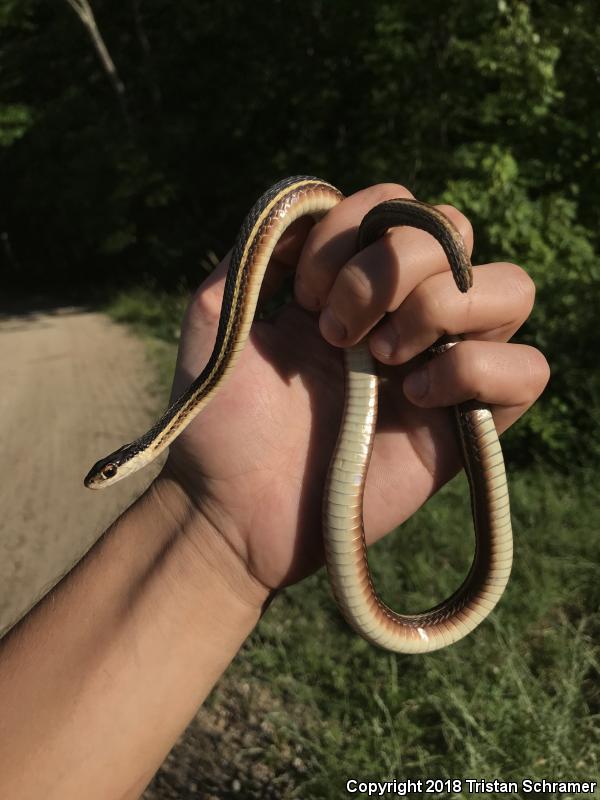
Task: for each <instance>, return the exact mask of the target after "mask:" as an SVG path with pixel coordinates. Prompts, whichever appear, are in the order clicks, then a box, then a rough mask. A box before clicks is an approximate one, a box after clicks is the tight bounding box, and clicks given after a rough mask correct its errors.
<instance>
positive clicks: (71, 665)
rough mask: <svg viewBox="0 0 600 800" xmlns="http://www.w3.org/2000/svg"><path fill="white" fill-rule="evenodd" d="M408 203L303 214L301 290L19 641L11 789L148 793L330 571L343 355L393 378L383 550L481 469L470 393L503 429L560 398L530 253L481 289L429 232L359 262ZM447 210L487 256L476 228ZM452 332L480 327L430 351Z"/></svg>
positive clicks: (383, 194) (192, 366)
mask: <svg viewBox="0 0 600 800" xmlns="http://www.w3.org/2000/svg"><path fill="white" fill-rule="evenodd" d="M408 196H411V195H410V194H409V192H408V191H407V190H406V189H405V188H403V187H401V186H398V185H395V184H384V185H379V186H374V187H370V188H369V189H366V190H364V191H361V192H358V193H357V194H355V195H353V196H351V197H349V198H348V199H346V200H344V201H343V202H342V203H341V204H340V205H339V206H337V207H336V208H334V209H333V210H332V211H331V212H330V213H329V214H328V215H327V216H326V217H325V218H324V219H323V220H322V221H321V222H320V223H319V224H317V225H315V226H314V227H312V228H311V223H309V222H308V221H306V220H304V221H299V222H298V223H296V224H295V225H294V226H293V227H292V229H291V230H290V231H289V234H288V235H286V236H285V237H284V239H283V240H282V242H281V243H280V245H279V246H278V248H277V249H276V252H275V255H274V258H273V260H272V264H271V266H270V268H269V274H268V278H267V281H266V287H267V289H266V291H265V295H267V294H268V293H269V292H270V291H272V290H273V289H274V288H275V287H276V286H277V284H278V282H279V279H280V278H281V277H282V276H283V275H284V274H286V273H287V272H289V271H290V270H293V269H296V288H295V294H296V301H297V302H295V303H292V304H290V305H288V306H286V307H285V308H284V309H282V310H281V311H280V312H278V313H277V315H276V316H275V317H274V318H272V319H270V320H269V321H264V322H257V323H255V324H254V326H253V329H252V332H251V336H250V339H249V341H248V343H247V345H246V348H245V350H244V352H243V354H242V357H241V358H240V360H239V363H238V365H237V366H236V369H235V371H234V373H233V374H232V376H231V378H230V379H229V380H228V382H227V384H226V385H225V386H224V387H223V389H222V390H221V391H220V392H219V393H218V395H217V396H216V397H215V399H214V400H213V402H212V403H211V404H210V405H209V406H208V407H207V408H206V409H205V410H204V411H203V413H202V414H201V415H200V416H199V417H198V418H197V419H196V420H195V421H194V422H193V424H192V425H190V426H189V428H188V429H187V430H186V431H185V432H184V433H183V434H182V435H181V436H180V437H179V439H178V440H177V441H176V442H175V444H174V445H173V446H172V448H171V453H170V456H169V460H168V462H167V465H166V467H165V468H164V470H163V472H162V473H161V475H160V476H159V477H158V478H157V479H156V480H155V481H154V482H153V484H152V485H151V487H150V488H149V490H148V491H147V492H146V494H145V495H144V496H143V497H142V498H140V500H138V501H137V502H136V503H134V505H133V506H131V508H130V509H129V510H128V511H127V512H125V514H123V515H122V516H121V517H120V518H119V519H118V520H117V521H116V522H115V524H114V525H113V526H112V527H111V528H110V529H109V530H108V531H107V532H106V534H105V535H104V536H103V537H102V539H101V540H100V541H99V542H98V543H97V544H96V545H95V546H94V548H93V549H92V550H91V551H90V552H89V553H88V555H87V556H86V558H85V559H84V560H83V561H82V562H80V564H79V565H78V566H77V567H76V568H75V569H74V570H72V571H71V573H69V575H67V576H66V577H65V578H64V579H63V580H62V581H61V582H60V584H59V585H58V586H57V587H56V588H55V589H54V590H53V591H52V592H51V593H50V594H49V595H47V596H46V598H45V599H44V600H42V601H41V602H40V603H39V604H38V605H37V606H36V607H35V608H34V609H33V610H32V611H31V612H30V613H29V614H28V615H27V616H26V617H25V618H24V619H23V620H22V621H21V622H20V623H19V624H18V625H17V626H15V628H13V630H12V631H11V632H10V633H9V635H8V636H6V637H5V639H4V640H3V642H2V643H1V644H0V710H1V712H0V796H1V797H3V798H4V797H6V798H19V800H29V798H39V797H44V798H48V799H49V800H52V799H53V798H61V800H69V798H81V797H84V796H85V797H86V798H89V800H95V798H99V799H100V798H101V799H102V800H107V799H110V798H119V800H129V798H136V797H138V796H139V794H140V793H141V792H142V791H143V789H144V787H145V785H146V784H147V783H148V781H149V780H150V779H151V777H152V775H153V773H154V772H155V770H156V769H157V768H158V767H159V765H160V763H161V761H162V760H163V758H164V757H165V755H166V753H167V752H168V750H169V749H170V747H171V746H172V745H173V743H174V742H175V740H176V738H177V736H178V735H179V734H180V733H181V731H182V730H183V728H184V727H185V726H186V724H187V723H188V722H189V721H190V719H191V718H192V716H193V714H194V713H195V711H196V709H197V708H198V706H199V705H200V704H201V703H202V701H203V700H204V699H205V697H206V696H207V694H208V693H209V691H210V690H211V688H212V686H213V685H214V683H215V681H216V680H217V679H218V677H219V676H220V675H221V674H222V672H223V671H224V670H225V669H226V667H227V665H228V663H229V662H230V660H231V659H232V658H233V657H234V656H235V654H236V652H237V651H238V649H239V647H240V646H241V644H242V643H243V641H244V639H245V638H246V637H247V636H248V634H249V633H250V631H251V630H252V629H253V627H254V626H255V625H256V624H257V622H258V621H259V619H260V616H261V613H262V612H263V610H264V608H265V606H266V604H267V603H268V601H269V599H270V598H271V597H272V595H273V593H274V591H276V590H277V589H280V588H282V587H284V586H287V585H289V584H291V583H295V582H297V581H299V580H301V579H302V578H304V577H305V576H307V575H308V574H310V573H311V572H312V571H314V570H315V569H316V568H318V567H319V566H320V565H321V563H322V560H323V553H322V544H321V539H320V517H321V501H322V487H323V484H324V480H325V474H326V470H327V464H328V460H329V457H330V455H331V452H332V449H333V445H334V442H335V438H336V435H337V427H338V423H339V419H340V414H341V411H342V403H343V372H342V366H341V354H340V349H339V348H340V347H343V346H347V345H351V344H353V343H355V342H357V341H359V340H360V339H362V338H363V337H365V336H368V341H369V345H370V347H371V350H372V352H373V355H374V356H375V357H376V358H377V359H378V361H379V362H380V372H381V374H382V377H383V378H384V380H383V381H382V386H381V389H380V417H379V428H378V434H377V437H376V441H375V446H374V450H373V456H372V460H371V465H370V468H369V473H368V478H367V485H366V490H365V508H364V516H365V526H366V531H367V540H368V541H369V542H372V541H374V540H376V539H378V538H380V537H381V536H383V535H384V534H385V533H386V532H387V531H389V530H391V529H392V528H394V527H395V526H397V525H398V524H400V523H401V522H402V521H403V520H405V519H406V518H407V517H409V516H410V515H411V514H412V513H414V511H416V509H417V508H419V507H420V506H421V505H422V504H423V503H424V502H425V501H426V500H427V498H428V497H429V496H431V494H433V493H434V492H435V491H436V490H437V489H438V488H439V487H440V486H441V485H443V484H444V483H445V482H446V481H447V480H448V479H449V478H450V477H451V476H452V475H453V474H454V473H455V472H456V471H457V470H458V469H459V468H460V457H459V452H458V449H457V444H456V439H455V432H454V428H453V422H452V417H451V415H450V414H449V413H448V409H447V407H448V406H450V405H453V404H455V403H459V402H462V401H464V400H467V399H472V398H477V399H479V400H481V401H482V402H485V403H488V404H490V405H491V407H492V410H493V413H494V419H495V422H496V426H497V428H498V430H499V432H502V431H503V430H505V429H506V428H507V427H508V426H509V425H511V424H512V423H513V422H514V421H515V420H516V419H517V418H518V417H519V416H521V414H523V413H524V412H525V411H526V410H527V408H528V407H529V406H530V405H531V404H532V403H533V402H534V401H535V400H536V398H537V397H538V396H539V394H540V393H541V391H542V390H543V388H544V386H545V384H546V382H547V380H548V376H549V371H548V366H547V363H546V361H545V359H544V357H543V356H542V354H541V353H539V352H538V351H537V350H535V349H533V348H531V347H526V346H524V345H518V344H509V343H507V342H508V340H509V339H510V337H511V336H512V335H513V334H514V333H515V331H516V330H517V329H518V328H519V327H520V326H521V324H522V323H523V322H524V320H525V319H526V318H527V316H528V315H529V313H530V311H531V308H532V305H533V300H534V287H533V284H532V282H531V280H530V279H529V278H528V277H527V275H526V274H525V273H524V272H523V271H522V270H521V269H520V268H519V267H517V266H515V265H512V264H489V265H485V266H480V267H476V268H475V271H474V286H473V288H472V289H471V290H470V291H469V292H468V293H467V294H466V295H462V294H460V292H458V290H457V289H456V286H455V285H454V282H453V279H452V277H451V274H450V271H449V269H448V264H447V262H446V259H445V256H444V254H443V252H442V250H441V248H440V247H439V245H437V243H436V242H435V241H434V240H433V239H432V238H431V237H430V236H429V235H427V234H426V233H423V232H421V231H417V230H414V229H410V228H399V229H395V230H393V231H392V232H390V233H389V234H388V235H386V236H385V237H383V238H382V239H381V240H379V241H378V242H376V243H375V244H373V245H372V246H371V247H369V248H367V249H365V250H364V251H363V252H361V253H359V254H355V242H356V231H357V228H358V225H359V223H360V220H361V219H362V217H363V216H364V214H365V213H366V212H367V211H368V210H369V209H370V208H372V207H373V206H374V205H376V204H377V203H378V202H380V201H382V200H385V199H389V198H393V197H408ZM441 209H442V210H443V211H444V212H445V213H446V214H447V215H448V216H449V217H450V218H451V219H452V221H453V222H454V223H455V224H456V225H457V227H458V229H459V230H460V232H461V233H462V235H463V237H464V239H465V243H466V245H467V248H468V250H469V251H470V250H471V249H472V238H473V237H472V230H471V226H470V224H469V222H468V220H467V219H466V218H465V217H464V216H463V215H462V214H461V213H460V212H458V211H457V210H456V209H453V208H451V207H446V206H444V207H441ZM226 269H227V259H226V260H225V261H224V262H223V263H222V264H221V265H219V267H218V268H217V269H216V270H215V272H214V273H213V274H212V275H211V276H210V277H209V278H208V279H207V280H206V281H205V282H204V283H203V284H202V286H201V287H200V288H199V290H198V291H197V292H196V294H195V296H194V298H193V299H192V301H191V303H190V306H189V308H188V311H187V313H186V317H185V320H184V324H183V331H182V338H181V346H180V352H179V357H178V366H177V374H176V378H175V383H174V389H173V393H174V395H177V394H179V393H180V392H181V390H182V389H183V388H184V387H185V386H186V385H187V384H189V381H190V380H191V379H192V378H194V377H195V376H196V375H197V374H199V372H200V371H201V369H202V367H203V365H204V364H205V362H206V360H207V358H208V355H209V353H210V350H211V347H212V342H213V341H214V335H215V330H216V323H217V320H218V316H219V313H220V308H221V296H222V289H223V283H224V277H225V273H226ZM328 319H329V322H328ZM332 319H333V320H335V321H337V323H338V328H337V329H336V328H335V327H334V323H332V322H331V320H332ZM443 333H450V334H454V333H462V334H465V336H466V340H465V341H463V342H460V343H459V344H457V345H456V346H455V347H453V348H452V349H450V350H449V351H447V352H446V353H444V354H442V355H440V356H437V357H436V358H435V359H433V360H430V361H423V359H422V358H420V357H419V354H420V353H422V352H423V350H425V349H426V348H427V347H428V346H429V345H430V344H432V343H433V342H434V341H435V340H436V339H438V338H439V336H441V335H442V334H443ZM386 342H388V344H390V345H391V346H390V347H388V349H387V351H386V350H385V343H386ZM348 635H353V634H352V633H350V632H349V633H348Z"/></svg>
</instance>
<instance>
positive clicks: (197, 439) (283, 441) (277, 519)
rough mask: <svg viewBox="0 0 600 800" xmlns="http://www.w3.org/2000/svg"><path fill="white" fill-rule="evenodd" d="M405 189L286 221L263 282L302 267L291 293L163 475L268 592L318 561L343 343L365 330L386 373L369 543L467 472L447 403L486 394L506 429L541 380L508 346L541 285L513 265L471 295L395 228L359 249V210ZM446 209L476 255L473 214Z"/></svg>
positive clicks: (189, 327) (190, 374) (368, 499)
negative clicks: (431, 355)
mask: <svg viewBox="0 0 600 800" xmlns="http://www.w3.org/2000/svg"><path fill="white" fill-rule="evenodd" d="M411 196H412V195H411V194H410V193H409V192H408V191H407V190H406V189H405V188H403V187H401V186H398V185H394V184H384V185H379V186H374V187H371V188H369V189H366V190H363V191H361V192H357V193H356V194H355V195H352V196H351V197H349V198H347V199H346V200H344V201H343V202H341V203H340V204H339V205H338V206H337V207H335V208H334V209H332V210H331V211H330V212H329V214H328V215H327V216H326V217H325V218H324V219H323V220H322V221H321V222H320V223H318V224H317V225H315V226H314V227H313V228H312V229H310V223H309V222H308V221H307V220H304V221H299V222H298V223H296V224H295V225H293V226H292V228H291V229H290V231H289V232H288V234H287V235H286V236H284V238H283V239H282V241H281V243H280V245H279V246H278V247H277V249H276V252H275V254H274V258H273V259H272V263H271V265H270V267H269V273H268V276H267V280H266V284H267V285H269V284H271V285H272V284H273V283H276V282H277V276H278V275H279V274H282V273H285V272H286V271H290V270H294V269H295V270H296V285H295V295H296V301H297V302H296V303H292V304H289V305H288V306H286V307H285V308H283V309H282V310H281V311H280V312H279V313H278V314H277V315H276V317H275V318H274V319H272V320H269V321H264V322H255V323H254V325H253V328H252V332H251V335H250V338H249V340H248V342H247V344H246V347H245V349H244V352H243V353H242V356H241V358H240V360H239V362H238V363H237V365H236V367H235V369H234V371H233V374H232V375H231V376H230V377H229V379H228V380H227V382H226V383H225V385H224V387H223V389H222V390H221V391H220V392H219V394H218V395H217V396H216V398H215V399H214V400H213V401H212V402H211V403H210V404H209V406H208V407H207V408H206V409H204V410H203V411H202V413H201V414H200V415H199V416H198V418H197V419H196V420H194V422H193V423H192V424H191V425H190V426H189V427H188V428H187V429H186V430H185V432H184V433H183V434H182V435H181V436H180V437H179V438H178V439H177V441H176V442H175V443H174V444H173V445H172V447H171V453H170V457H169V460H168V462H167V466H166V469H165V473H164V475H165V476H168V478H169V479H170V480H171V481H172V482H175V483H176V484H177V486H178V489H179V491H178V502H181V498H184V500H185V502H187V503H188V504H189V508H190V509H191V511H190V514H191V516H192V517H194V516H195V515H197V518H198V521H199V523H198V528H199V529H200V528H203V529H204V530H205V529H206V525H207V524H208V527H209V529H210V530H211V531H212V532H213V534H214V535H216V536H217V537H218V538H219V540H220V541H221V542H224V543H225V544H226V545H227V551H228V552H229V553H230V554H231V555H232V556H233V557H234V558H235V559H236V561H237V562H238V563H237V564H236V567H239V565H240V563H241V565H242V566H243V570H244V571H245V572H246V573H247V575H248V577H249V579H250V582H251V583H253V584H255V586H258V587H261V588H262V589H264V591H265V593H268V592H269V591H271V590H273V589H276V588H278V587H281V586H284V585H287V584H289V583H293V582H295V581H297V580H300V579H301V578H302V577H304V576H305V575H307V574H309V573H310V572H311V571H312V570H314V569H315V568H316V567H318V566H319V565H320V563H321V561H322V558H323V555H322V545H321V535H320V532H321V504H322V494H323V487H324V484H325V476H326V472H327V467H328V463H329V459H330V457H331V454H332V452H333V447H334V444H335V439H336V436H337V431H338V426H339V421H340V417H341V412H342V407H343V370H342V359H341V352H340V349H339V348H340V347H343V346H349V345H352V344H355V343H356V342H358V341H360V340H361V339H362V338H364V337H365V336H368V341H369V346H370V349H371V352H372V353H373V355H374V357H375V358H376V359H377V360H378V361H379V362H380V374H381V376H382V378H383V380H382V385H381V387H380V412H379V423H378V433H377V437H376V440H375V446H374V449H373V454H372V459H371V464H370V467H369V472H368V477H367V483H366V489H365V503H364V515H365V529H366V536H367V541H368V542H369V543H370V542H373V541H375V540H376V539H378V538H380V537H381V536H382V535H384V534H385V533H386V532H387V531H389V530H390V529H392V528H394V527H395V526H396V525H398V524H399V523H401V522H402V521H403V520H405V519H406V518H407V517H409V516H410V515H411V514H412V513H414V511H416V510H417V508H419V507H420V505H422V503H423V502H425V500H426V499H427V498H428V497H429V496H430V495H431V494H432V493H433V492H435V491H436V490H437V489H438V488H439V487H440V486H441V485H442V484H443V483H445V482H446V481H447V480H448V479H449V478H450V477H451V476H452V475H453V474H454V473H455V472H456V471H457V469H458V468H459V467H460V455H459V450H458V446H457V442H456V437H455V431H454V422H453V419H452V416H451V415H450V414H448V411H447V409H446V408H445V407H446V406H450V405H454V404H457V403H460V402H463V401H465V400H468V399H478V400H480V401H481V402H483V403H487V404H489V405H491V406H492V410H493V413H494V419H495V423H496V427H497V428H498V431H499V432H502V431H503V430H505V429H506V428H507V427H508V426H509V425H511V424H512V423H513V422H514V421H515V420H516V419H517V418H518V417H519V416H520V415H521V414H523V413H524V412H525V411H526V409H527V408H528V407H529V406H530V405H531V404H532V403H533V402H534V401H535V399H536V398H537V397H538V396H539V394H540V393H541V391H542V390H543V388H544V386H545V384H546V382H547V380H548V375H549V371H548V366H547V363H546V361H545V359H544V357H543V356H542V354H541V353H539V352H538V351H537V350H535V349H533V348H531V347H527V346H524V345H515V344H507V342H508V340H509V339H510V337H511V336H512V335H513V334H514V333H515V331H516V330H517V329H518V328H519V327H520V326H521V325H522V323H523V322H524V320H525V319H526V318H527V316H528V315H529V313H530V311H531V308H532V305H533V299H534V287H533V283H532V281H531V280H530V279H529V277H528V276H527V275H526V273H524V272H523V270H521V269H520V268H519V267H517V266H515V265H512V264H504V263H500V264H488V265H485V266H481V267H476V268H475V270H474V285H473V288H472V289H471V290H470V291H469V292H468V293H467V294H466V295H463V294H461V293H460V292H459V291H458V290H457V288H456V285H455V283H454V280H453V278H452V275H451V273H450V271H449V269H448V264H447V261H446V258H445V256H444V254H443V252H442V249H441V247H440V246H439V245H438V244H437V243H436V242H435V240H434V239H433V238H432V237H431V236H429V235H428V234H426V233H424V232H422V231H419V230H416V229H413V228H408V227H403V228H397V229H393V230H392V231H390V232H389V233H388V234H387V235H386V236H384V237H383V238H382V239H380V240H379V241H377V242H376V243H374V244H373V245H372V246H371V247H369V248H366V249H365V250H364V251H363V252H361V253H358V254H356V253H355V247H356V233H357V229H358V226H359V224H360V221H361V220H362V218H363V216H364V215H365V214H366V212H367V211H368V210H369V209H370V208H372V207H373V206H375V205H376V204H377V203H379V202H381V201H383V200H386V199H390V198H394V197H411ZM440 208H441V210H442V211H443V212H444V213H445V214H446V215H447V216H448V217H449V218H450V219H451V220H452V221H453V222H454V224H455V225H456V226H457V228H458V229H459V231H460V232H461V234H462V236H463V238H464V240H465V244H466V247H467V250H468V251H469V252H471V250H472V246H473V236H472V230H471V226H470V224H469V222H468V220H467V219H466V218H465V217H464V216H463V215H462V214H461V213H460V212H459V211H457V210H456V209H454V208H452V207H448V206H442V207H440ZM226 271H227V259H226V260H224V261H223V262H222V263H221V264H220V265H219V266H218V267H217V269H216V270H215V272H214V273H213V274H212V275H211V276H210V277H209V278H208V279H207V280H206V281H205V282H204V283H203V284H202V285H201V286H200V288H199V290H198V291H197V292H196V294H195V296H194V298H193V300H192V302H191V304H190V306H189V308H188V311H187V314H186V318H185V322H184V326H183V332H182V339H181V346H180V352H179V358H178V367H177V373H176V377H175V382H174V389H173V394H174V396H178V395H179V394H180V393H181V391H183V389H185V388H186V387H187V385H189V383H190V382H191V381H192V380H193V379H194V378H195V377H196V376H197V375H198V374H199V373H200V372H201V370H202V367H203V366H204V364H205V363H206V361H207V359H208V356H209V354H210V351H211V349H212V346H213V342H214V338H215V332H216V327H217V321H218V318H219V314H220V309H221V298H222V292H223V285H224V280H225V275H226ZM267 293H268V292H267ZM332 319H333V320H334V321H337V323H338V329H337V330H336V328H335V322H332ZM340 326H341V327H340ZM446 333H447V334H457V333H461V334H464V336H465V341H463V342H460V343H459V344H457V345H456V346H455V347H453V348H451V349H450V350H449V351H447V352H446V353H444V354H442V355H440V356H438V357H436V358H435V359H433V360H432V361H428V362H424V361H423V359H422V358H420V354H421V353H422V352H423V351H424V350H426V349H427V348H428V347H429V346H430V345H431V344H433V343H434V342H435V341H436V340H437V339H438V338H439V337H440V336H441V335H443V334H446ZM386 342H387V343H388V345H389V346H388V348H387V350H386V348H385V344H386ZM419 376H420V378H421V380H420V381H419V380H417V378H418V377H419ZM167 502H170V501H167ZM200 521H201V522H202V523H203V524H200ZM193 527H194V526H193V525H192V529H193ZM204 543H205V541H203V542H201V541H200V540H199V542H198V547H199V548H202V547H203V546H204ZM236 572H237V574H239V570H237V571H236ZM242 591H243V590H242Z"/></svg>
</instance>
